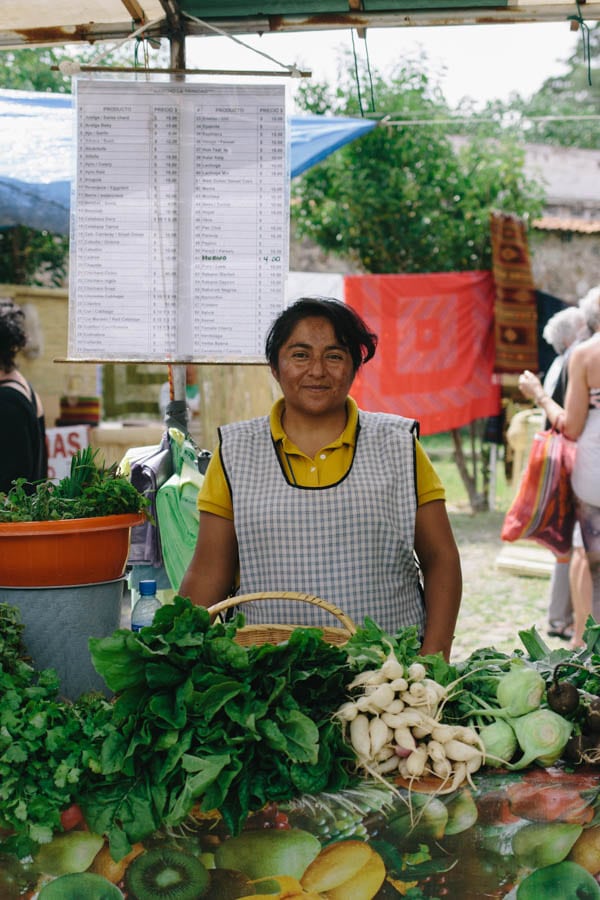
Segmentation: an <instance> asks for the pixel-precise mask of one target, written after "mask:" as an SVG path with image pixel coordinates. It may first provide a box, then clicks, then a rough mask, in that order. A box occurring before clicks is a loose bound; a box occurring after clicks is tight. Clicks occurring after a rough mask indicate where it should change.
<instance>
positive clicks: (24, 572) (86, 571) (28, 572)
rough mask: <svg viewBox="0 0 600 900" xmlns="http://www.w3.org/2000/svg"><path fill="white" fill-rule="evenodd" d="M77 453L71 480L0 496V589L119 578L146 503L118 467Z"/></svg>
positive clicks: (22, 486)
mask: <svg viewBox="0 0 600 900" xmlns="http://www.w3.org/2000/svg"><path fill="white" fill-rule="evenodd" d="M97 454H98V451H97V450H95V451H92V449H91V448H90V447H86V448H85V449H83V450H79V451H78V452H77V453H76V454H75V455H74V456H73V458H72V460H71V469H70V473H69V475H67V476H66V477H65V478H63V479H61V480H60V481H59V482H58V483H54V482H52V481H51V480H46V481H41V482H38V483H36V484H35V485H31V484H29V483H28V482H27V481H26V480H25V479H23V478H19V479H17V480H16V481H15V482H14V484H13V487H12V488H11V490H10V491H9V492H8V493H7V494H3V493H0V585H7V586H15V587H39V586H43V585H69V584H87V583H90V582H98V581H108V580H110V579H113V578H119V577H120V576H121V575H122V574H123V572H124V569H125V564H126V562H127V555H128V552H129V537H130V529H131V527H132V526H133V525H138V524H140V523H141V522H142V521H143V518H144V516H143V512H144V510H145V509H146V507H147V506H148V500H147V499H146V498H145V497H144V496H143V495H142V494H140V492H139V491H138V490H137V489H136V488H135V487H134V486H133V485H132V484H131V482H130V481H129V480H128V479H127V478H126V477H125V476H122V475H119V474H118V471H117V467H116V466H111V467H110V468H106V467H104V466H100V465H98V464H97V462H96V456H97Z"/></svg>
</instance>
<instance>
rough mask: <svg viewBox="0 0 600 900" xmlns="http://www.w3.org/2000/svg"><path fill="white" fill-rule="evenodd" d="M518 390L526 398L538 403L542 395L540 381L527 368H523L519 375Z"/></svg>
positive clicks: (542, 390) (542, 389)
mask: <svg viewBox="0 0 600 900" xmlns="http://www.w3.org/2000/svg"><path fill="white" fill-rule="evenodd" d="M519 390H520V391H521V393H522V394H523V396H525V397H527V399H528V400H533V401H534V402H535V403H538V402H539V401H540V400H541V399H542V397H543V396H544V388H543V387H542V382H541V381H540V379H539V378H538V377H537V375H534V374H533V372H530V371H529V369H525V371H524V372H522V373H521V374H520V375H519Z"/></svg>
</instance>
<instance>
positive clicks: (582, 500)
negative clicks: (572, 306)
mask: <svg viewBox="0 0 600 900" xmlns="http://www.w3.org/2000/svg"><path fill="white" fill-rule="evenodd" d="M579 308H580V310H581V312H582V313H583V317H584V319H585V321H586V324H587V326H588V328H589V330H590V331H591V333H592V334H591V337H589V338H587V340H584V341H581V342H580V343H579V344H577V345H576V346H575V347H574V349H573V350H572V352H571V354H570V356H569V362H568V384H567V392H566V397H565V404H564V408H563V407H562V406H561V405H560V404H558V403H557V402H556V401H555V400H553V399H552V398H551V397H550V396H549V395H548V394H547V393H546V391H545V390H544V389H543V387H542V385H541V384H540V381H539V379H538V378H537V377H536V376H535V375H534V374H533V373H532V372H529V371H525V372H523V374H522V375H521V376H520V378H519V387H520V389H521V391H522V393H523V394H524V395H525V396H526V397H530V398H531V399H533V400H534V401H535V403H536V404H537V405H538V406H539V407H540V408H541V409H543V411H544V412H545V414H546V416H547V418H548V420H549V422H550V424H551V426H552V427H553V428H556V429H557V430H558V431H562V432H563V433H564V434H565V435H566V436H567V437H568V438H571V440H576V441H577V455H576V458H575V465H574V468H573V473H572V475H571V483H572V485H573V491H574V493H575V499H576V507H577V521H578V522H579V525H580V527H581V534H582V539H583V546H584V548H585V552H586V555H587V558H588V562H589V565H590V572H591V575H592V585H593V595H592V609H591V612H592V613H593V615H594V618H595V619H596V620H597V621H600V285H599V286H597V287H595V288H592V290H591V291H589V292H588V293H587V294H586V296H585V297H584V298H583V299H582V300H580V302H579ZM573 601H574V603H575V635H574V638H573V641H574V643H575V644H576V645H577V644H580V643H581V640H582V634H583V626H584V624H585V618H586V617H587V614H588V613H589V612H590V610H589V609H582V608H578V607H580V604H578V603H577V598H576V597H573Z"/></svg>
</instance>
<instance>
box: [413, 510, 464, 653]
mask: <svg viewBox="0 0 600 900" xmlns="http://www.w3.org/2000/svg"><path fill="white" fill-rule="evenodd" d="M415 551H416V554H417V556H418V558H419V562H420V564H421V568H422V570H423V580H424V586H425V609H426V612H427V622H426V625H425V635H424V639H423V645H422V647H421V653H439V652H441V653H442V654H443V656H444V658H445V659H446V660H448V659H449V658H450V650H451V647H452V640H453V638H454V628H455V626H456V619H457V617H458V610H459V607H460V600H461V595H462V573H461V568H460V557H459V554H458V548H457V546H456V542H455V540H454V535H453V534H452V528H451V527H450V521H449V519H448V513H447V512H446V504H445V503H444V501H443V500H434V501H432V502H431V503H425V504H424V505H423V506H419V508H418V509H417V516H416V521H415Z"/></svg>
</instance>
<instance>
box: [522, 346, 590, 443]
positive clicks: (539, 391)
mask: <svg viewBox="0 0 600 900" xmlns="http://www.w3.org/2000/svg"><path fill="white" fill-rule="evenodd" d="M586 355H587V354H586V348H585V346H584V345H582V346H580V347H575V349H574V350H573V352H572V353H571V355H570V356H569V362H568V382H567V392H566V395H565V406H564V409H563V407H562V406H560V405H559V404H558V403H556V401H555V400H553V399H552V398H551V397H550V396H549V395H548V394H547V393H546V392H545V390H544V388H543V387H542V385H541V382H540V380H539V378H538V377H537V376H536V375H534V374H533V372H530V371H528V370H526V371H525V372H523V374H522V375H520V376H519V388H520V390H521V393H522V394H524V396H525V397H528V398H529V399H530V400H533V401H534V403H535V404H536V405H537V406H539V407H540V409H543V411H544V412H545V413H546V418H547V419H548V421H549V422H550V424H551V425H552V427H553V428H556V429H557V431H562V432H564V434H565V436H566V437H568V438H570V439H571V440H573V441H575V440H577V438H578V437H579V435H580V434H581V432H582V431H583V426H584V425H585V420H586V418H587V413H588V404H589V387H588V382H587V377H586V368H585V360H586Z"/></svg>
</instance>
